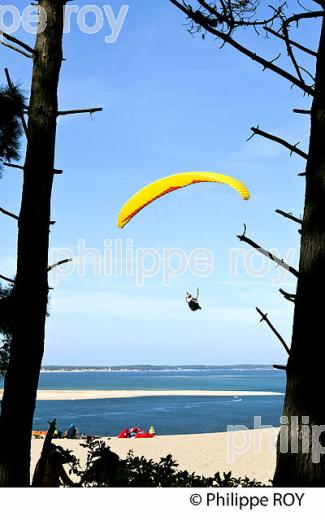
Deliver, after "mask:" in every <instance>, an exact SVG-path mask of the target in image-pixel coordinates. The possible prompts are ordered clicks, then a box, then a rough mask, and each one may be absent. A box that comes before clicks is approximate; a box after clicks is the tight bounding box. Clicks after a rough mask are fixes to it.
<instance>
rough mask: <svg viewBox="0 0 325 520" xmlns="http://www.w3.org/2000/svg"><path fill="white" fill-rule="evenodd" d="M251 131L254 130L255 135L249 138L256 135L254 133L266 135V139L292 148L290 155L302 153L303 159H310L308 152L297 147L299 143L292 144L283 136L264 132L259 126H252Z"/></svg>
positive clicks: (289, 148)
mask: <svg viewBox="0 0 325 520" xmlns="http://www.w3.org/2000/svg"><path fill="white" fill-rule="evenodd" d="M251 131H252V132H253V135H252V136H251V137H250V138H249V139H251V138H252V137H254V135H260V136H262V137H265V138H266V139H270V141H275V142H276V143H279V144H281V145H282V146H284V147H285V148H288V150H290V152H291V154H290V155H292V154H293V153H296V154H297V155H300V157H302V158H303V159H306V160H307V159H308V154H307V153H305V152H303V151H302V150H300V148H297V145H298V144H299V143H297V144H290V143H288V141H285V140H284V139H282V138H281V137H278V136H276V135H272V134H269V133H267V132H264V131H263V130H260V129H259V127H252V128H251Z"/></svg>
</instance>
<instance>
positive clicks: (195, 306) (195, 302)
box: [185, 289, 202, 312]
mask: <svg viewBox="0 0 325 520" xmlns="http://www.w3.org/2000/svg"><path fill="white" fill-rule="evenodd" d="M185 301H186V303H188V306H189V308H190V309H191V311H193V312H195V311H198V310H202V307H201V306H200V304H199V289H198V290H197V291H196V297H195V298H194V296H192V295H191V294H190V293H188V292H187V293H186V297H185Z"/></svg>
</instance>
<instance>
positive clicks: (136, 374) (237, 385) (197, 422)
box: [0, 368, 285, 436]
mask: <svg viewBox="0 0 325 520" xmlns="http://www.w3.org/2000/svg"><path fill="white" fill-rule="evenodd" d="M0 384H1V383H0ZM39 388H41V389H74V390H79V389H83V390H85V389H92V390H95V389H98V390H118V389H123V390H135V389H141V390H234V391H236V390H247V391H248V390H250V391H254V390H255V391H258V390H260V391H270V392H282V393H283V392H284V390H285V376H284V374H283V373H282V372H281V371H277V370H273V369H258V370H254V369H250V370H247V369H238V368H236V369H233V368H229V369H224V368H223V369H212V370H163V371H162V370H157V371H155V370H138V371H76V372H73V371H69V372H65V371H53V372H48V371H46V372H43V373H42V374H41V378H40V385H39ZM282 407H283V395H280V396H277V395H275V396H235V397H201V396H199V397H197V396H192V397H190V396H166V397H165V396H163V397H139V398H128V399H96V400H80V401H74V400H71V401H39V402H38V403H37V408H36V412H35V416H34V429H37V430H39V429H42V430H43V429H46V427H47V425H48V421H51V420H53V419H56V420H57V425H58V428H59V429H61V430H65V429H66V428H67V427H68V426H69V424H71V423H74V424H75V425H76V427H77V428H78V429H79V430H80V431H81V432H82V433H84V434H93V435H104V436H115V435H117V434H118V432H119V431H120V430H122V429H124V428H126V427H132V426H140V427H141V428H144V429H147V428H149V427H150V425H151V424H153V425H154V427H155V429H156V432H157V433H158V434H161V435H171V434H174V435H177V434H184V433H206V432H219V431H226V430H227V427H228V426H229V425H234V426H237V427H239V428H241V429H243V428H245V427H246V428H253V427H254V417H259V418H260V419H258V421H260V423H259V424H260V425H261V426H278V425H279V418H280V416H281V415H282Z"/></svg>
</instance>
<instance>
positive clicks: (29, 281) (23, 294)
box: [0, 0, 65, 486]
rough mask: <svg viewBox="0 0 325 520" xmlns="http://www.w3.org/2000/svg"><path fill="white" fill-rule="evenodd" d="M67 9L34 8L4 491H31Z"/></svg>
mask: <svg viewBox="0 0 325 520" xmlns="http://www.w3.org/2000/svg"><path fill="white" fill-rule="evenodd" d="M64 4H65V2H64V1H63V0H40V2H39V5H40V6H41V7H43V8H44V9H45V10H46V12H47V27H46V29H45V30H44V31H43V32H42V33H40V34H38V35H37V39H36V45H35V59H34V67H33V78H32V87H31V98H30V104H29V121H28V143H27V151H26V160H25V167H24V183H23V193H22V202H21V210H20V216H19V232H18V256H17V275H16V282H15V289H14V291H15V300H14V302H15V303H14V330H13V336H12V343H11V352H10V360H9V367H8V371H7V374H6V378H5V384H4V394H3V401H2V407H1V422H0V485H2V486H28V485H29V482H30V475H29V472H30V446H31V430H32V422H33V414H34V409H35V404H36V392H37V386H38V379H39V373H40V367H41V362H42V357H43V351H44V334H45V320H46V308H47V299H48V279H47V266H48V247H49V224H50V213H51V192H52V184H53V169H54V152H55V138H56V118H57V111H58V106H57V89H58V81H59V74H60V68H61V63H62V34H63V10H64ZM8 440H10V444H9V445H8ZM8 446H10V447H8Z"/></svg>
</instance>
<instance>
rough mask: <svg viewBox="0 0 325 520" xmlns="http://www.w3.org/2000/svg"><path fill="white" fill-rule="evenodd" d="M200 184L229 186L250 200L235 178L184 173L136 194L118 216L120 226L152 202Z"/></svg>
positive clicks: (211, 174)
mask: <svg viewBox="0 0 325 520" xmlns="http://www.w3.org/2000/svg"><path fill="white" fill-rule="evenodd" d="M200 182H217V183H221V184H227V185H228V186H231V187H232V188H234V190H236V191H237V192H238V193H239V194H240V195H241V197H242V198H243V199H244V200H248V199H249V198H250V193H249V191H248V189H247V188H246V186H244V184H242V183H241V182H240V181H238V180H237V179H234V177H230V176H229V175H223V174H221V173H214V172H184V173H176V174H174V175H170V176H169V177H163V178H162V179H158V180H157V181H155V182H152V183H151V184H148V185H147V186H145V187H144V188H142V189H141V190H139V191H138V192H137V193H135V194H134V195H133V196H132V197H131V198H130V199H129V200H128V201H127V202H126V203H125V204H124V206H123V208H122V209H121V211H120V213H119V216H118V222H117V224H118V226H119V227H120V228H123V227H124V226H125V225H126V224H127V223H128V222H130V220H131V219H132V218H133V217H134V216H135V215H136V214H137V213H139V211H141V210H142V209H143V208H145V207H146V206H148V204H150V203H151V202H153V201H154V200H156V199H158V198H159V197H162V196H164V195H167V193H170V192H172V191H175V190H179V189H180V188H185V187H186V186H190V185H191V184H198V183H200Z"/></svg>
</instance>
